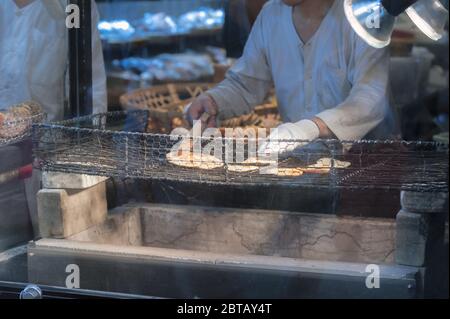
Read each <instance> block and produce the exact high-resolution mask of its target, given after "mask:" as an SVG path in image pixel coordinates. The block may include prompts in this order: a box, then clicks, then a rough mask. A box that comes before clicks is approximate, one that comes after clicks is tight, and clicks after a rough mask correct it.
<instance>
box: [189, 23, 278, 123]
mask: <svg viewBox="0 0 450 319" xmlns="http://www.w3.org/2000/svg"><path fill="white" fill-rule="evenodd" d="M262 21H263V17H262V14H261V15H260V16H259V17H258V18H257V20H256V22H255V25H254V26H253V29H252V32H251V34H250V37H249V39H248V41H247V44H246V46H245V50H244V54H243V56H242V57H241V58H240V59H239V60H238V61H237V62H236V64H235V65H234V66H233V67H232V68H231V69H230V70H229V71H228V73H227V75H226V79H225V80H224V81H223V82H221V83H220V84H218V85H217V86H216V87H215V88H213V89H211V90H209V91H208V92H207V93H206V94H205V95H202V96H201V97H199V98H198V99H197V100H195V101H194V102H193V103H192V105H191V106H190V108H189V110H188V115H189V116H190V118H191V119H193V120H196V119H199V118H201V115H202V114H203V113H205V112H208V113H209V115H211V116H212V117H211V118H210V121H209V124H208V125H209V126H213V125H215V117H216V116H217V118H218V119H220V120H223V119H227V118H231V117H236V116H240V115H242V114H246V113H249V112H251V111H252V109H253V108H254V107H255V106H256V105H258V104H261V103H262V102H263V101H264V98H265V97H266V95H267V93H268V91H269V89H270V87H271V85H272V76H271V71H270V67H269V64H268V61H267V56H266V52H265V40H264V29H263V23H262Z"/></svg>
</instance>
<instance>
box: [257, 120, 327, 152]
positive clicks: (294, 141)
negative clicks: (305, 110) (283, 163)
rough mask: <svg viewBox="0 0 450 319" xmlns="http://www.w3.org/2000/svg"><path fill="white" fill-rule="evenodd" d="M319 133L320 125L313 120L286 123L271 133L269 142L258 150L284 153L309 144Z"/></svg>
mask: <svg viewBox="0 0 450 319" xmlns="http://www.w3.org/2000/svg"><path fill="white" fill-rule="evenodd" d="M319 134H320V131H319V127H318V126H317V125H316V123H314V122H313V121H311V120H301V121H299V122H297V123H285V124H282V125H280V126H278V127H277V128H276V129H275V130H274V131H273V132H272V133H271V134H270V136H269V137H268V140H267V142H266V143H263V145H261V146H260V148H259V150H258V152H259V154H266V155H267V154H273V153H277V154H278V155H282V154H284V153H288V152H292V151H293V150H295V149H296V148H298V147H302V146H306V145H308V144H309V143H310V142H311V141H314V140H316V139H318V138H319Z"/></svg>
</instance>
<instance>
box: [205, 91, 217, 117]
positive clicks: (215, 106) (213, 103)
mask: <svg viewBox="0 0 450 319" xmlns="http://www.w3.org/2000/svg"><path fill="white" fill-rule="evenodd" d="M204 96H205V97H207V98H208V99H209V101H210V102H211V106H212V107H213V109H214V110H215V114H211V115H214V116H216V115H217V114H218V113H219V106H218V105H217V102H216V100H215V99H214V97H213V96H212V95H211V94H208V93H204Z"/></svg>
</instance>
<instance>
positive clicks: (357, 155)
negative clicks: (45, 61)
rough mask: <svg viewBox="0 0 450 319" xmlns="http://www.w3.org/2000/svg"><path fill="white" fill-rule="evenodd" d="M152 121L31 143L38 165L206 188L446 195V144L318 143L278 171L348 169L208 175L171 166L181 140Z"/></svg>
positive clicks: (226, 170) (38, 130) (123, 117)
mask: <svg viewBox="0 0 450 319" xmlns="http://www.w3.org/2000/svg"><path fill="white" fill-rule="evenodd" d="M147 117H148V113H147V112H145V111H133V112H114V113H107V114H101V115H96V116H88V117H83V118H77V119H73V120H69V121H64V122H59V123H55V124H36V125H34V126H33V142H34V152H35V156H36V158H37V159H38V161H37V163H39V164H38V165H39V168H41V169H42V170H44V171H58V172H68V173H83V174H90V175H101V176H109V177H120V178H139V179H155V180H171V181H184V182H186V181H187V182H196V183H207V184H227V185H274V184H277V185H286V186H292V187H296V186H311V187H325V188H330V187H334V188H357V189H362V188H381V189H408V190H417V191H448V182H447V177H448V145H444V144H438V143H431V142H406V141H353V142H342V143H341V142H338V141H332V140H330V141H318V142H316V143H314V144H313V145H312V146H308V147H305V148H303V149H300V150H299V151H296V152H295V153H293V154H291V157H290V158H285V159H282V160H280V161H279V165H278V167H279V168H281V169H285V168H296V167H310V166H311V165H313V164H315V163H317V160H318V159H320V158H331V159H335V160H339V161H347V162H350V163H351V166H349V167H346V168H337V167H334V166H332V167H331V168H330V169H329V170H328V171H326V172H325V173H323V172H322V173H320V174H319V173H317V172H314V170H313V171H312V172H306V173H305V174H303V175H301V176H291V177H288V176H279V175H273V174H261V173H260V172H259V170H258V171H251V172H245V173H244V172H240V173H236V172H233V171H232V170H231V169H230V165H232V164H230V165H228V164H225V165H224V166H223V167H221V168H215V169H209V170H205V169H194V168H185V167H179V166H176V165H173V164H171V163H169V161H168V160H167V154H168V153H169V152H171V150H172V148H173V147H174V146H175V145H176V144H177V143H178V142H180V141H181V140H182V137H181V136H169V135H158V134H147V133H142V132H145V129H146V125H147V120H148V118H147ZM217 140H218V139H217V138H216V139H211V138H201V143H202V145H205V144H207V143H211V142H212V141H214V142H217ZM219 140H220V143H221V144H220V147H221V149H222V151H224V150H225V145H226V144H227V143H234V142H236V140H233V139H225V138H223V139H219ZM290 142H292V141H290ZM344 150H345V151H344ZM241 152H244V153H245V156H248V152H249V150H248V149H247V148H246V149H244V150H243V151H241ZM235 153H236V151H235ZM222 160H223V158H222ZM332 163H334V162H333V161H332ZM316 167H317V165H316ZM324 168H325V167H324ZM319 169H320V167H319Z"/></svg>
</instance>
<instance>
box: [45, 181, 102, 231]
mask: <svg viewBox="0 0 450 319" xmlns="http://www.w3.org/2000/svg"><path fill="white" fill-rule="evenodd" d="M38 215H39V229H40V232H41V236H42V237H43V238H67V237H69V236H71V235H74V234H77V233H79V232H81V231H84V230H86V229H88V228H90V227H92V226H94V225H97V224H100V223H102V222H104V221H105V219H106V216H107V201H106V186H105V183H104V182H103V183H100V184H97V185H96V186H93V187H91V188H88V189H83V190H76V191H75V190H66V189H43V190H41V191H40V192H39V193H38Z"/></svg>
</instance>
